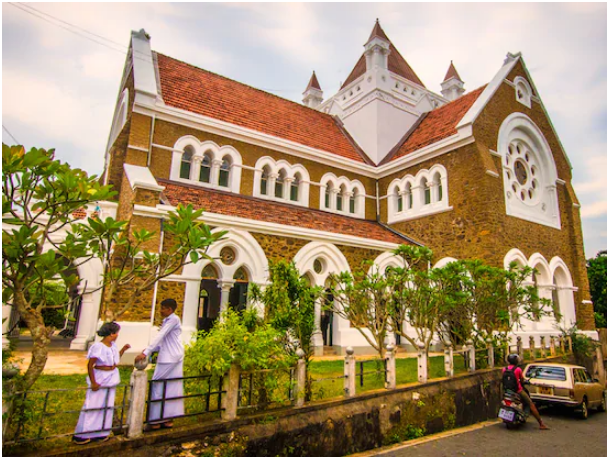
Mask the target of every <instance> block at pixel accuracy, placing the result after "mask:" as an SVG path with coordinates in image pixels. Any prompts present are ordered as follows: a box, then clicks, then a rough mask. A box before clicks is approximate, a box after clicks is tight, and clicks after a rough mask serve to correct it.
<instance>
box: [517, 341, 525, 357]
mask: <svg viewBox="0 0 607 458" xmlns="http://www.w3.org/2000/svg"><path fill="white" fill-rule="evenodd" d="M516 352H517V353H518V356H519V358H520V359H521V361H522V360H523V359H525V354H524V353H523V339H522V338H521V336H518V337H517V338H516Z"/></svg>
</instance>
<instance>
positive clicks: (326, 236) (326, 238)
mask: <svg viewBox="0 0 607 458" xmlns="http://www.w3.org/2000/svg"><path fill="white" fill-rule="evenodd" d="M174 210H175V207H173V206H171V205H162V204H160V205H157V206H156V207H148V206H145V205H139V204H135V205H133V215H136V216H147V217H151V218H158V219H161V218H164V217H166V215H167V213H168V212H169V211H174ZM199 220H201V221H204V222H205V223H207V224H209V225H211V226H226V227H231V228H237V229H242V230H246V231H251V232H260V233H263V234H269V235H280V236H286V237H292V238H298V239H304V240H317V241H323V242H331V243H337V244H339V245H348V246H353V247H362V248H373V249H379V250H393V249H395V248H397V247H398V246H399V245H398V244H396V243H392V242H383V241H381V240H375V239H366V238H363V237H357V236H353V235H345V234H339V233H335V232H327V231H319V230H316V229H308V228H303V227H297V226H288V225H285V224H277V223H269V222H266V221H259V220H254V219H248V218H240V217H237V216H228V215H220V214H217V213H211V212H204V213H203V215H202V217H200V218H199Z"/></svg>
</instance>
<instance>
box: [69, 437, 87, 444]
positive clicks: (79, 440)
mask: <svg viewBox="0 0 607 458" xmlns="http://www.w3.org/2000/svg"><path fill="white" fill-rule="evenodd" d="M72 442H73V443H74V444H76V445H86V444H89V443H90V442H91V440H90V439H88V438H84V437H82V438H81V437H76V436H74V437H72Z"/></svg>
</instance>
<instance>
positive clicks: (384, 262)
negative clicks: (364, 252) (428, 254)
mask: <svg viewBox="0 0 607 458" xmlns="http://www.w3.org/2000/svg"><path fill="white" fill-rule="evenodd" d="M388 267H405V261H404V260H403V258H401V257H400V256H396V255H395V254H394V253H392V252H391V251H386V252H384V253H382V254H380V255H379V256H377V257H376V258H375V259H374V260H373V264H372V265H371V267H369V271H368V272H369V273H370V274H371V273H375V272H380V273H384V272H385V271H386V269H387V268H388Z"/></svg>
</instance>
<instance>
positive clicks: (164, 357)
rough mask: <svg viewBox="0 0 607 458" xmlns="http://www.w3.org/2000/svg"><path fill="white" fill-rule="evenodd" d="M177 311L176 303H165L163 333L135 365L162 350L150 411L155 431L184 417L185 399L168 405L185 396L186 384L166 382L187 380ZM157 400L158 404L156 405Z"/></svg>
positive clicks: (153, 383) (142, 353) (171, 425)
mask: <svg viewBox="0 0 607 458" xmlns="http://www.w3.org/2000/svg"><path fill="white" fill-rule="evenodd" d="M176 309H177V302H175V299H165V300H164V301H162V302H161V303H160V315H161V316H162V317H163V318H164V320H163V321H162V325H161V326H160V332H159V333H158V335H157V336H156V338H155V339H154V340H153V341H152V343H151V344H150V345H149V346H148V347H147V348H146V349H145V350H143V351H142V352H141V354H140V355H138V356H137V357H136V358H135V362H139V361H141V360H143V359H145V358H146V357H147V356H150V355H151V354H152V352H154V351H156V350H158V359H157V361H156V369H155V370H154V376H153V377H152V381H153V382H152V390H151V401H152V402H151V403H150V406H149V407H148V408H149V409H150V413H149V421H150V424H151V428H152V429H160V428H161V427H162V428H172V427H173V421H172V419H173V418H175V417H178V416H180V415H183V413H184V411H183V399H175V400H172V401H166V399H171V398H181V397H182V396H183V380H175V381H169V382H165V381H164V380H166V379H175V378H182V377H183V356H184V349H183V344H182V343H181V320H180V319H179V317H178V316H177V315H175V310H176ZM154 380H157V382H154ZM163 394H164V396H163ZM155 400H158V401H157V402H153V401H155Z"/></svg>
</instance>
